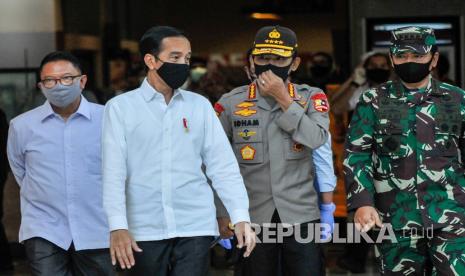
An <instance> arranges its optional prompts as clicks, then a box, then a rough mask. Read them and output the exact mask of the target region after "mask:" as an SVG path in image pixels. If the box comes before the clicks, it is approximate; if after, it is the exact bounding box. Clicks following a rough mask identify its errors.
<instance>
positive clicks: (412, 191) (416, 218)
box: [344, 27, 465, 275]
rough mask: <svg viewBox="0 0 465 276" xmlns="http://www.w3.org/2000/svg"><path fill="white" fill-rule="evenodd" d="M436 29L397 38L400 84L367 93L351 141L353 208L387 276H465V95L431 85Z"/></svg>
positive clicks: (398, 33) (348, 168) (395, 34)
mask: <svg viewBox="0 0 465 276" xmlns="http://www.w3.org/2000/svg"><path fill="white" fill-rule="evenodd" d="M438 57H439V53H438V48H437V45H436V38H435V35H434V31H433V30H432V29H431V28H423V27H404V28H399V29H396V30H394V31H392V46H391V48H390V59H391V62H392V64H393V67H394V71H395V72H396V74H397V76H398V79H397V80H394V81H389V82H387V83H384V84H382V85H380V86H379V87H375V88H372V89H370V90H367V91H365V92H364V93H363V94H362V95H361V97H360V101H359V104H358V106H357V108H356V110H355V113H354V116H353V117H352V122H351V124H350V128H349V133H348V143H347V148H346V159H345V161H344V165H345V172H346V176H347V179H348V181H349V183H350V185H349V189H348V207H349V209H352V210H356V213H355V217H354V221H355V222H356V223H359V228H360V229H361V230H362V231H367V230H369V229H371V228H372V227H374V226H375V225H377V226H380V227H381V226H383V224H385V225H384V226H386V225H388V224H390V226H392V230H393V231H392V233H393V234H394V235H391V236H393V237H391V239H388V240H383V242H382V243H380V244H377V246H376V247H377V251H378V253H379V260H380V271H381V273H382V274H384V275H425V274H426V275H430V274H433V275H465V254H464V251H465V231H464V227H465V175H464V166H463V164H464V163H463V162H464V159H465V157H464V156H465V155H464V153H465V152H464V150H465V137H464V123H465V117H464V116H465V92H464V91H463V90H462V89H460V88H458V87H455V86H452V85H449V84H446V83H441V82H439V81H437V80H435V79H433V78H432V77H431V74H430V73H431V71H432V70H433V69H434V67H435V66H436V64H437V62H438Z"/></svg>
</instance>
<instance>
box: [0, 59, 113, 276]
mask: <svg viewBox="0 0 465 276" xmlns="http://www.w3.org/2000/svg"><path fill="white" fill-rule="evenodd" d="M39 75H40V81H39V83H38V86H39V88H40V89H41V91H42V93H43V94H44V95H45V97H46V99H47V101H46V102H45V103H44V104H43V105H42V106H39V107H37V108H35V109H33V110H31V111H28V112H26V113H23V114H21V115H19V116H17V117H15V118H14V119H12V120H11V122H10V129H9V135H8V147H7V149H8V159H9V163H10V166H11V170H12V172H13V174H14V176H15V178H16V182H17V183H18V185H19V187H20V196H21V227H20V232H19V241H20V242H23V243H24V246H25V250H26V256H27V259H28V263H29V266H30V268H31V272H32V275H44V276H48V275H58V276H59V275H63V276H64V275H70V274H72V275H99V276H100V275H102V276H103V275H114V274H115V272H114V269H113V266H112V264H111V259H110V254H109V252H108V247H109V240H110V237H109V233H108V223H107V219H106V217H105V214H104V211H103V204H102V174H101V155H100V154H101V132H102V129H101V128H102V116H103V106H101V105H98V104H93V103H89V102H88V101H87V100H86V98H85V97H84V96H82V95H81V93H82V90H83V89H84V87H85V85H86V81H87V76H86V75H85V74H83V72H82V69H81V65H80V62H79V60H78V59H77V58H76V57H75V56H73V55H72V54H70V53H68V52H61V51H58V52H52V53H50V54H48V55H46V56H45V57H44V58H43V59H42V62H41V63H40V67H39ZM2 258H3V256H2Z"/></svg>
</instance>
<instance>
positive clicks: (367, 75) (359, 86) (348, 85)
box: [330, 52, 392, 115]
mask: <svg viewBox="0 0 465 276" xmlns="http://www.w3.org/2000/svg"><path fill="white" fill-rule="evenodd" d="M391 72H392V71H391V66H390V65H389V56H388V55H387V54H384V53H381V52H369V53H367V54H365V55H364V56H363V57H362V62H361V64H360V65H359V66H357V68H355V71H354V73H353V74H352V76H351V77H350V78H348V79H347V80H346V81H345V82H344V83H343V84H342V86H341V88H340V89H339V90H338V91H337V92H336V93H335V94H333V95H332V97H331V98H330V102H331V107H332V112H333V113H335V114H337V115H339V114H343V113H344V112H349V111H353V110H354V109H355V106H356V105H357V103H358V100H359V98H360V95H361V94H362V93H363V92H364V91H366V90H368V89H370V88H373V87H375V86H378V85H380V84H381V83H384V82H386V81H388V80H389V78H390V76H391Z"/></svg>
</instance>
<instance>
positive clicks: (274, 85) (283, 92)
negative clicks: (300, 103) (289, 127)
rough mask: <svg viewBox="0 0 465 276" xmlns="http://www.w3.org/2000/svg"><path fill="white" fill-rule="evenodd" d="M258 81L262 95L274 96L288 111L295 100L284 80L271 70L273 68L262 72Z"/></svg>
mask: <svg viewBox="0 0 465 276" xmlns="http://www.w3.org/2000/svg"><path fill="white" fill-rule="evenodd" d="M257 83H258V88H259V90H260V94H261V95H262V96H269V97H273V98H274V99H275V100H276V102H278V104H279V105H280V106H281V108H282V109H283V110H284V111H286V110H287V109H288V108H289V106H290V105H291V104H292V102H293V101H294V100H293V99H292V98H291V96H289V92H288V91H287V88H286V86H285V85H284V82H283V80H282V79H281V78H280V77H278V76H276V75H275V74H274V73H273V72H271V70H268V71H266V72H263V73H261V74H260V76H258V79H257Z"/></svg>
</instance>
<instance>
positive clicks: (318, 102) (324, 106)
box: [311, 93, 329, 112]
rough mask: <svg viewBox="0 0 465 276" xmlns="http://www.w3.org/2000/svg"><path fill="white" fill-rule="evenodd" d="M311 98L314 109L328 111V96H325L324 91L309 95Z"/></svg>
mask: <svg viewBox="0 0 465 276" xmlns="http://www.w3.org/2000/svg"><path fill="white" fill-rule="evenodd" d="M311 99H312V102H313V107H314V108H315V110H316V111H319V112H328V110H329V104H328V98H326V95H325V94H324V93H318V94H315V95H313V96H312V97H311Z"/></svg>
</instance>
